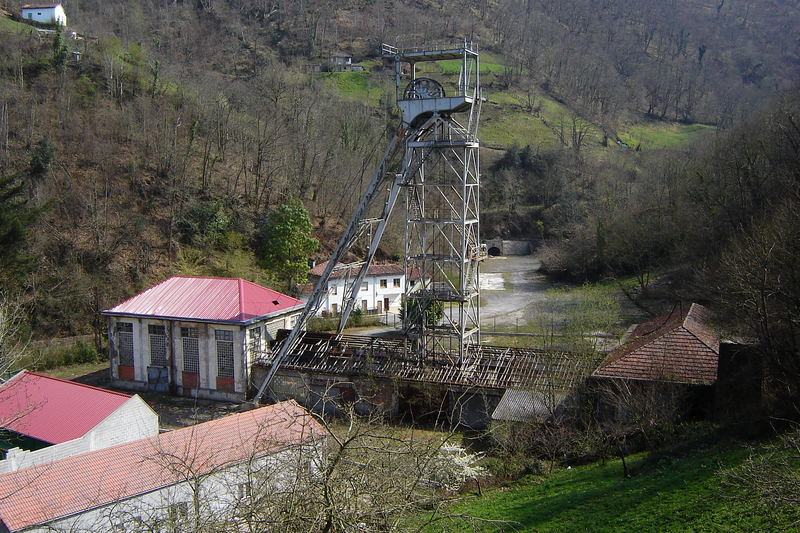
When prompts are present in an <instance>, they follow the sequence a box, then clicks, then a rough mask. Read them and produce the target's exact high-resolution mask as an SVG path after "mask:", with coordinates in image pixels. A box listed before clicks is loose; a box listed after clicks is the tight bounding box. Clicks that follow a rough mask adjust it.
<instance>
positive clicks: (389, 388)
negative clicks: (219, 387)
mask: <svg viewBox="0 0 800 533" xmlns="http://www.w3.org/2000/svg"><path fill="white" fill-rule="evenodd" d="M259 372H262V371H261V370H254V378H256V379H257V376H258V373H259ZM271 389H272V393H273V396H272V398H273V399H274V400H276V401H283V400H288V399H294V400H297V402H298V403H300V404H301V405H303V406H305V407H306V408H308V409H310V410H312V411H314V412H317V413H320V414H323V413H324V414H327V415H331V414H336V413H337V411H338V410H339V408H340V406H341V404H342V403H343V402H344V403H348V402H354V407H355V409H356V411H358V412H361V413H362V414H367V413H371V414H379V415H381V416H386V417H388V418H393V419H405V420H411V419H413V420H419V421H422V422H438V423H454V424H457V425H460V426H465V427H469V428H474V429H482V428H485V427H486V426H487V425H488V424H489V422H491V414H492V412H493V411H494V409H495V408H496V407H497V404H498V403H499V402H500V398H501V396H502V393H503V391H502V390H497V391H494V390H492V391H472V390H471V391H464V390H460V389H457V388H450V387H447V386H444V385H437V384H432V383H401V382H398V381H397V380H394V379H387V378H375V377H368V376H364V377H352V376H347V377H345V376H341V377H339V376H330V375H324V374H314V373H305V372H298V371H292V370H279V371H278V373H277V374H276V376H275V379H274V381H273V382H272V384H271ZM423 417H428V418H429V419H430V420H429V419H428V418H426V419H425V420H423Z"/></svg>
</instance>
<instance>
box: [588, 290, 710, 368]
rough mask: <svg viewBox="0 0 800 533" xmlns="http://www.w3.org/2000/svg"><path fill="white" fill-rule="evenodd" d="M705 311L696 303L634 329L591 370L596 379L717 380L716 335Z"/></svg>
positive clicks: (678, 308) (680, 307)
mask: <svg viewBox="0 0 800 533" xmlns="http://www.w3.org/2000/svg"><path fill="white" fill-rule="evenodd" d="M709 315H710V313H709V311H708V310H707V309H706V308H705V307H703V306H701V305H698V304H692V305H691V306H690V307H689V308H688V309H687V308H686V307H684V306H677V307H676V308H675V309H673V310H672V312H671V313H669V314H667V315H664V316H661V317H658V318H655V319H653V320H650V321H648V322H645V323H643V324H640V325H639V326H637V327H636V329H635V330H634V331H633V334H632V340H631V341H630V342H628V343H627V344H625V345H623V346H621V347H620V348H618V349H616V350H614V351H613V352H611V353H610V354H609V355H608V357H606V358H605V360H604V361H603V362H602V363H601V364H600V367H599V368H598V369H597V370H595V372H594V375H595V376H600V377H611V378H623V379H644V380H654V381H672V382H676V383H692V384H701V383H713V382H714V381H716V379H717V364H718V360H719V335H718V334H717V333H716V332H715V331H714V330H713V329H712V328H711V327H710V326H709V324H708V321H709Z"/></svg>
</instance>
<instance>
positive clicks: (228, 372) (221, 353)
mask: <svg viewBox="0 0 800 533" xmlns="http://www.w3.org/2000/svg"><path fill="white" fill-rule="evenodd" d="M214 337H215V338H216V340H217V375H218V376H219V377H223V378H232V377H233V332H232V331H226V330H216V331H215V332H214Z"/></svg>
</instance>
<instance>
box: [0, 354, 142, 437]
mask: <svg viewBox="0 0 800 533" xmlns="http://www.w3.org/2000/svg"><path fill="white" fill-rule="evenodd" d="M130 398H131V396H130V395H128V394H122V393H120V392H113V391H110V390H105V389H99V388H97V387H92V386H89V385H83V384H81V383H75V382H74V381H67V380H64V379H58V378H54V377H50V376H45V375H43V374H37V373H35V372H28V371H27V370H26V371H23V372H20V373H19V374H17V375H15V376H14V377H13V378H11V379H10V380H8V381H7V382H6V383H4V384H3V385H2V386H0V426H1V427H4V428H6V429H9V430H11V431H14V432H16V433H20V434H22V435H27V436H29V437H33V438H34V439H38V440H41V441H44V442H49V443H50V444H59V443H62V442H66V441H68V440H72V439H77V438H78V437H82V436H83V435H85V434H86V432H88V431H89V430H90V429H92V428H93V427H95V426H96V425H97V424H99V423H100V422H101V421H103V420H104V419H105V418H106V417H107V416H108V415H110V414H111V413H113V412H114V411H116V410H117V408H119V407H120V406H121V405H122V404H124V403H125V402H127V401H128V400H129V399H130Z"/></svg>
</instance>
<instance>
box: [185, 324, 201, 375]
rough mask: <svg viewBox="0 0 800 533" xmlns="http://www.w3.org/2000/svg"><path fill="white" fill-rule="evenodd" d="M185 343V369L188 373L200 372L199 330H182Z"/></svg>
mask: <svg viewBox="0 0 800 533" xmlns="http://www.w3.org/2000/svg"><path fill="white" fill-rule="evenodd" d="M181 340H182V341H183V369H184V370H185V371H186V372H195V373H197V372H200V343H199V340H198V334H197V328H181Z"/></svg>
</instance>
